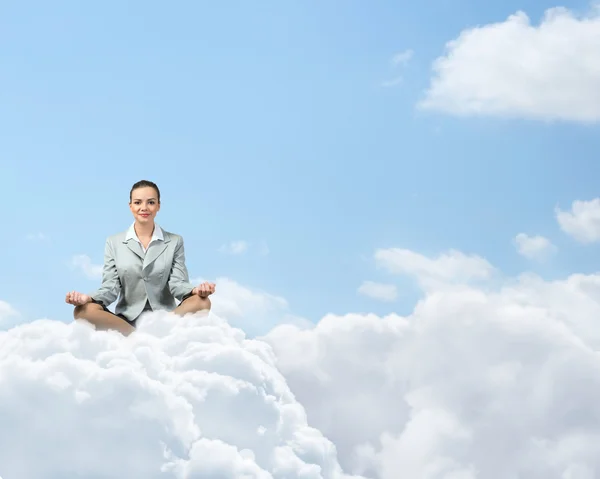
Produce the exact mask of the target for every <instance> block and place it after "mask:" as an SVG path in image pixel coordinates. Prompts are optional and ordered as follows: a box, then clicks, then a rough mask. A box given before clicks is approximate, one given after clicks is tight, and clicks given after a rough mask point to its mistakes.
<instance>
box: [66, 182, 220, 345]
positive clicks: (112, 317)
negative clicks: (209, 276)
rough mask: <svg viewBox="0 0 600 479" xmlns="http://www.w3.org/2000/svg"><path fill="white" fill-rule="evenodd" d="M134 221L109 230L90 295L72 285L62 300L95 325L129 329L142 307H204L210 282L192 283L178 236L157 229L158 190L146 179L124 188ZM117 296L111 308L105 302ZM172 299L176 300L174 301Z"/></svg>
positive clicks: (181, 312)
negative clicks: (99, 278) (99, 279)
mask: <svg viewBox="0 0 600 479" xmlns="http://www.w3.org/2000/svg"><path fill="white" fill-rule="evenodd" d="M129 208H130V209H131V212H132V213H133V217H134V223H133V224H132V225H131V227H130V228H129V229H128V230H127V231H124V232H121V233H118V234H116V235H113V236H110V237H109V238H108V239H107V240H106V244H105V249H104V267H103V270H102V284H101V286H100V288H99V289H98V290H96V291H95V292H94V293H92V294H91V295H87V294H83V293H78V292H76V291H72V292H70V293H67V297H66V302H67V303H68V304H72V305H74V306H75V310H74V312H73V315H74V317H75V319H76V320H77V319H83V320H87V321H89V322H90V323H92V324H93V325H94V326H96V329H102V330H106V329H115V330H117V331H120V332H121V333H123V334H124V335H126V336H127V335H129V334H131V333H132V332H133V331H135V325H136V321H137V319H138V318H139V316H140V315H141V314H142V313H143V312H146V311H156V310H161V309H162V310H168V311H173V312H175V313H176V314H178V315H181V316H183V315H184V314H187V313H196V312H199V311H205V312H208V311H209V310H210V306H211V303H210V299H209V298H208V296H210V295H211V294H213V293H214V292H215V285H214V283H208V282H205V283H203V284H201V285H199V286H196V287H194V286H193V285H191V284H190V283H189V278H188V271H187V268H186V266H185V252H184V248H183V238H182V237H181V236H179V235H176V234H173V233H169V232H167V231H165V230H163V229H162V228H161V227H160V226H158V224H156V223H155V221H154V219H155V217H156V214H157V213H158V211H159V210H160V191H159V189H158V186H156V184H154V183H153V182H151V181H146V180H142V181H138V182H137V183H136V184H134V185H133V187H132V188H131V191H130V193H129ZM118 297H119V301H118V303H117V305H116V308H115V313H114V314H113V313H112V312H110V311H109V310H108V308H107V306H109V305H110V304H112V303H113V302H114V301H115V300H116V299H117V298H118ZM175 300H179V301H180V304H179V305H177V303H176V302H175Z"/></svg>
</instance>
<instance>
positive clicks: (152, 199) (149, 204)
mask: <svg viewBox="0 0 600 479" xmlns="http://www.w3.org/2000/svg"><path fill="white" fill-rule="evenodd" d="M129 209H130V210H131V212H132V213H133V217H134V218H135V220H136V221H138V222H139V223H141V224H144V223H151V222H153V221H154V218H155V217H156V213H158V210H160V203H159V202H158V195H157V194H156V190H155V189H154V188H152V187H151V186H144V187H143V188H137V189H135V190H133V192H132V193H131V203H129Z"/></svg>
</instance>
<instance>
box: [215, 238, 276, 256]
mask: <svg viewBox="0 0 600 479" xmlns="http://www.w3.org/2000/svg"><path fill="white" fill-rule="evenodd" d="M252 248H254V247H253V246H252V245H251V244H250V243H249V242H248V241H244V240H237V241H231V242H229V243H226V244H223V245H221V246H220V247H219V250H218V251H219V252H220V253H223V254H230V255H242V254H246V253H249V252H250V250H251V249H252ZM255 249H256V252H257V253H258V254H259V255H261V256H266V255H268V254H269V247H268V246H267V243H266V242H264V241H262V242H261V243H259V244H257V245H256V247H255Z"/></svg>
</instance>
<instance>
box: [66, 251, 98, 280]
mask: <svg viewBox="0 0 600 479" xmlns="http://www.w3.org/2000/svg"><path fill="white" fill-rule="evenodd" d="M71 266H73V267H75V268H77V269H79V270H80V271H81V272H82V273H83V274H85V276H87V277H88V278H89V279H99V278H102V265H101V264H94V263H92V260H91V258H90V257H89V256H88V255H85V254H79V255H75V256H73V258H71Z"/></svg>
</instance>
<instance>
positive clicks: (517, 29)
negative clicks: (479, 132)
mask: <svg viewBox="0 0 600 479" xmlns="http://www.w3.org/2000/svg"><path fill="white" fill-rule="evenodd" d="M599 12H600V10H598V9H595V10H594V11H592V12H591V13H590V14H589V15H587V16H583V17H577V16H576V15H575V14H574V13H572V12H570V11H569V10H567V9H565V8H552V9H549V10H547V11H546V13H545V15H544V18H543V19H542V21H541V22H540V24H539V25H537V26H535V25H532V24H531V22H530V19H529V18H528V16H527V15H526V14H525V13H524V12H517V13H515V14H514V15H511V16H510V17H508V19H506V21H503V22H499V23H493V24H488V25H483V26H477V27H474V28H470V29H467V30H465V31H463V32H461V34H460V35H459V36H458V38H456V39H454V40H452V41H451V42H448V44H447V45H446V52H445V54H444V55H443V56H441V57H439V58H438V59H436V60H435V62H434V64H433V72H434V76H433V78H432V81H431V85H430V87H429V89H428V90H427V92H426V95H425V98H424V100H423V101H422V102H421V103H420V106H421V107H422V108H425V109H430V110H438V111H442V112H446V113H449V114H455V115H492V116H505V117H509V116H510V117H515V116H519V117H525V118H533V119H543V120H566V121H581V122H592V121H598V120H600V95H598V87H597V85H598V83H600V15H599Z"/></svg>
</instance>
